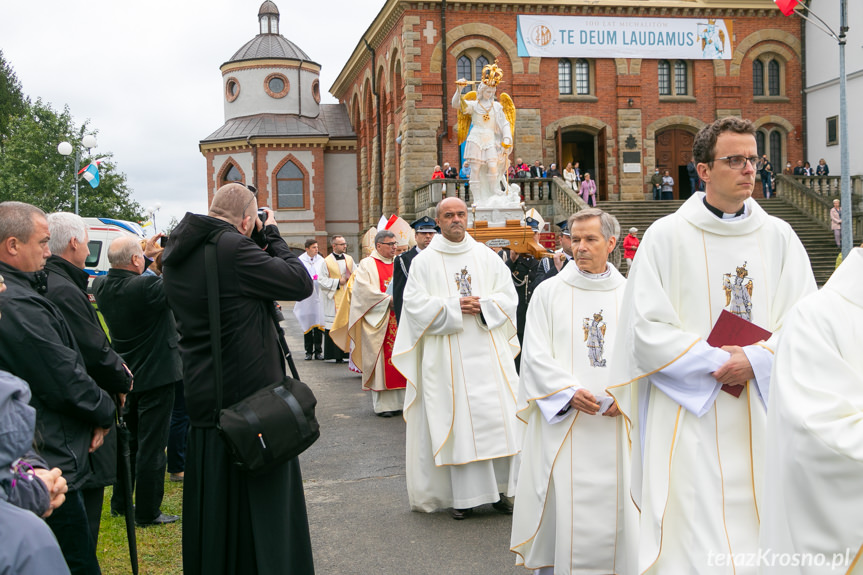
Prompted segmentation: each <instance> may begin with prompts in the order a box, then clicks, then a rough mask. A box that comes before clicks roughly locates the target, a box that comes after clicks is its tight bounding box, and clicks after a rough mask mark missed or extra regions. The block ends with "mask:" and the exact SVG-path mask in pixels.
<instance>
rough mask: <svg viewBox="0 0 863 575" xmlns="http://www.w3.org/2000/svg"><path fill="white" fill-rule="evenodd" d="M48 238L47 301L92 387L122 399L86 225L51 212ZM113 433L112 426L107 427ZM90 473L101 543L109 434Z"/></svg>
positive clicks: (88, 500)
mask: <svg viewBox="0 0 863 575" xmlns="http://www.w3.org/2000/svg"><path fill="white" fill-rule="evenodd" d="M48 231H49V232H50V233H51V239H50V240H49V242H48V247H49V248H51V256H50V257H49V258H48V261H47V262H46V263H45V271H47V272H48V290H47V291H46V292H45V297H47V298H48V299H50V300H51V301H52V302H54V305H56V306H57V307H58V308H60V311H61V312H62V313H63V317H65V318H66V322H67V323H68V324H69V327H70V328H71V329H72V333H73V334H75V341H76V343H77V344H78V348H79V349H80V350H81V355H82V356H83V358H84V365H86V366H87V373H88V374H89V375H90V377H92V378H93V379H94V380H95V381H96V383H97V384H98V385H99V387H101V388H102V389H104V390H105V391H107V392H108V393H111V394H119V397H120V398H121V400H122V398H124V397H125V394H127V393H129V391H130V389H131V386H132V373H131V372H130V371H129V369H128V368H127V367H126V364H125V363H124V361H123V358H122V357H120V355H119V354H118V353H117V352H116V351H114V350H113V348H111V344H110V343H109V342H108V337H107V336H106V335H105V330H104V329H102V326H101V324H100V323H99V318H98V316H97V315H96V310H95V308H94V307H93V305H92V304H91V303H90V299H89V298H88V297H87V280H88V279H89V277H90V276H89V275H88V274H87V272H85V271H84V264H85V262H86V261H87V256H89V255H90V250H89V248H88V245H87V244H88V241H89V237H88V233H87V224H85V223H84V220H83V218H81V217H80V216H78V215H76V214H70V213H55V214H51V215H49V216H48ZM111 429H112V431H114V430H115V426H114V424H112V425H111ZM90 465H91V466H92V467H93V475H92V476H90V478H89V479H88V480H87V482H86V483H85V484H84V486H83V488H82V494H83V496H84V506H85V507H86V509H87V518H88V519H89V520H90V534H91V535H92V536H93V542H94V543H98V542H99V523H100V520H101V518H102V501H103V499H104V497H103V496H104V492H105V486H106V485H113V484H114V483H115V482H116V480H117V434H116V433H108V435H106V436H105V443H104V444H103V445H102V447H100V448H99V449H97V450H96V451H94V452H93V453H92V454H91V455H90Z"/></svg>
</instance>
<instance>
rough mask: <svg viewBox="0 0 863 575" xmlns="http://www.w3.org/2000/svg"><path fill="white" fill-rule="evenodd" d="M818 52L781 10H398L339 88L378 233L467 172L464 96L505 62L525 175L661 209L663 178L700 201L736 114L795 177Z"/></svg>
mask: <svg viewBox="0 0 863 575" xmlns="http://www.w3.org/2000/svg"><path fill="white" fill-rule="evenodd" d="M529 22H534V23H536V22H539V24H536V25H533V24H531V26H532V27H528V23H529ZM686 26H691V28H686ZM651 28H652V29H654V30H660V32H656V33H654V32H652V31H650V30H651ZM678 28H680V29H681V30H682V31H681V32H679V33H677V32H672V31H668V32H667V33H666V32H662V30H672V29H674V30H677V29H678ZM717 28H719V29H720V31H717ZM689 29H691V30H692V32H687V31H686V30H689ZM675 42H681V44H680V49H671V48H672V46H671V44H674V43H675ZM711 42H713V43H714V44H715V45H716V46H717V47H718V48H717V49H716V50H714V52H709V50H708V48H709V46H708V44H711ZM684 48H685V49H684ZM695 48H698V49H699V50H701V51H700V52H698V54H697V55H696V56H695V57H693V54H695V52H693V50H694V49H695ZM802 48H803V46H802V42H801V25H800V22H799V21H798V20H797V19H790V18H785V17H783V16H782V15H781V13H780V12H779V11H778V10H777V9H776V8H775V5H774V3H773V2H772V0H597V1H594V2H580V1H571V0H558V1H550V0H545V1H542V0H521V1H520V2H509V1H505V0H471V1H458V2H453V1H449V2H447V1H445V0H426V1H415V0H386V1H385V3H384V4H383V7H382V8H381V10H380V12H379V13H378V14H377V16H376V17H375V18H374V20H373V21H372V22H371V24H370V25H369V27H368V29H367V30H365V32H364V33H362V34H360V35H359V37H358V38H357V44H356V47H355V48H354V50H353V53H352V54H351V56H350V58H349V60H348V61H347V63H346V64H345V66H344V68H343V69H342V71H341V73H340V74H339V76H338V78H337V79H336V81H335V83H334V84H333V86H332V87H331V88H330V92H331V93H332V94H333V95H334V96H335V97H336V98H337V99H338V100H339V101H340V102H342V103H343V104H344V106H345V107H346V110H347V115H348V117H349V120H350V125H351V126H352V128H353V133H355V134H356V136H355V138H356V150H357V152H356V163H357V168H356V176H357V177H356V180H357V181H356V186H357V189H358V196H359V199H360V206H361V207H360V211H361V213H360V214H359V218H360V221H361V223H362V227H365V228H367V227H368V226H369V225H371V224H374V223H375V222H376V221H377V220H378V218H380V216H381V214H382V213H383V214H390V213H400V214H402V215H405V216H408V217H410V216H411V215H413V213H414V205H413V202H414V199H413V191H414V189H415V188H416V187H418V186H420V185H422V184H424V183H426V182H428V180H429V179H430V178H431V174H432V170H433V168H434V166H435V165H436V164H442V163H443V162H444V161H446V162H449V163H451V164H453V165H456V166H458V165H459V161H460V149H459V145H458V141H457V130H456V121H457V120H456V113H455V110H454V109H452V108H451V107H450V101H451V99H452V96H453V94H454V92H455V90H456V85H455V81H456V79H458V78H462V77H464V78H466V79H468V80H476V79H478V78H479V72H480V71H481V70H482V66H483V65H485V64H487V63H491V62H495V61H496V62H497V64H498V66H500V67H501V68H502V69H503V71H504V74H505V75H504V79H503V81H502V82H501V84H500V86H498V94H500V93H501V92H506V93H508V94H510V95H511V96H512V98H513V100H514V102H515V106H516V108H517V119H516V130H515V145H514V150H513V154H512V159H513V161H514V160H515V158H523V159H524V160H525V161H526V162H528V163H532V162H533V161H534V160H540V161H541V162H542V163H543V164H544V165H545V166H546V167H548V166H549V165H550V164H551V163H556V164H557V165H558V169H562V168H563V166H564V165H565V164H566V163H567V162H570V161H578V162H580V164H581V169H582V170H586V171H589V172H590V173H591V174H592V175H593V176H594V178H595V179H596V180H598V193H599V197H600V199H601V200H633V199H647V198H649V197H650V194H649V188H650V186H649V185H648V182H649V179H650V176H651V174H652V173H653V170H654V168H655V167H659V168H660V169H661V170H665V169H668V170H669V171H670V173H671V175H672V176H673V177H674V180H675V190H674V196H675V198H685V197H687V196H688V195H689V194H690V193H691V189H690V185H689V180H688V179H687V178H686V171H685V165H686V163H687V162H688V160H689V157H690V152H691V147H692V140H693V136H694V135H695V133H696V132H697V131H698V129H699V128H701V127H702V126H704V125H705V124H706V123H709V122H712V121H713V120H715V119H716V118H718V117H722V116H727V115H740V116H743V117H745V118H748V119H750V120H752V121H753V122H755V124H756V126H757V128H758V134H757V140H758V145H759V148H760V150H761V151H762V152H763V153H766V154H768V156H769V157H770V158H771V161H772V163H773V165H774V167H775V168H776V170H777V171H779V170H781V168H782V167H784V165H785V162H786V160H796V159H797V158H801V157H802V152H803V141H802V138H803V128H802V124H803V99H802V87H803V78H802V68H801V59H802ZM702 49H703V50H702ZM532 50H533V51H532ZM537 50H538V52H537ZM227 65H228V64H226V66H227ZM223 70H224V67H223Z"/></svg>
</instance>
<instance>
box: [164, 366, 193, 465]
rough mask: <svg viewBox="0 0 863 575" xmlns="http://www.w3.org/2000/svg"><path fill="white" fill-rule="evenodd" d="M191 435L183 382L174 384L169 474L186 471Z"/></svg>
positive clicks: (169, 442) (169, 438) (169, 437)
mask: <svg viewBox="0 0 863 575" xmlns="http://www.w3.org/2000/svg"><path fill="white" fill-rule="evenodd" d="M188 433H189V414H188V413H186V397H185V394H184V393H183V382H182V381H178V382H176V383H175V384H174V408H173V409H172V410H171V432H170V435H169V436H168V473H182V472H183V471H184V470H185V469H186V435H188Z"/></svg>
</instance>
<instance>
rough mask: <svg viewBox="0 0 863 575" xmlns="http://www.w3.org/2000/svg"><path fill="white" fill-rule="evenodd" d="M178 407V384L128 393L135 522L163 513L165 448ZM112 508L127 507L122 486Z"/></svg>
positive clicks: (113, 496)
mask: <svg viewBox="0 0 863 575" xmlns="http://www.w3.org/2000/svg"><path fill="white" fill-rule="evenodd" d="M173 406H174V384H173V383H169V384H167V385H160V386H159V387H157V388H156V389H151V390H148V391H140V392H138V391H132V392H131V393H130V394H129V395H127V396H126V405H125V407H123V416H124V417H125V418H126V425H127V426H128V427H129V431H130V432H131V434H132V437H131V440H130V441H129V450H130V462H131V467H132V487H133V489H134V490H135V521H137V522H138V523H149V522H151V521H153V520H154V519H155V518H156V517H158V516H159V514H160V513H161V507H162V498H163V497H164V495H165V464H166V457H165V448H166V447H167V446H168V432H169V429H170V424H171V409H172V408H173ZM111 509H114V510H117V511H121V510H123V509H125V500H124V498H123V492H122V490H121V489H116V488H115V489H114V493H113V495H112V496H111Z"/></svg>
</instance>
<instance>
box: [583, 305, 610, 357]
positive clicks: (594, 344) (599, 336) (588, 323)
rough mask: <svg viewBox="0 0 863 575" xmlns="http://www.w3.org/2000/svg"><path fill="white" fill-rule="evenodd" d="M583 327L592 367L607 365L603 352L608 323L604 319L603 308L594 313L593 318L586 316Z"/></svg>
mask: <svg viewBox="0 0 863 575" xmlns="http://www.w3.org/2000/svg"><path fill="white" fill-rule="evenodd" d="M582 327H583V328H584V341H586V342H587V357H588V359H590V365H591V367H605V361H606V360H604V359H603V358H602V354H603V348H604V347H605V328H606V324H605V322H604V321H602V310H599V312H598V313H595V314H593V319H590V318H589V317H586V318H584V322H583V323H582Z"/></svg>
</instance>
